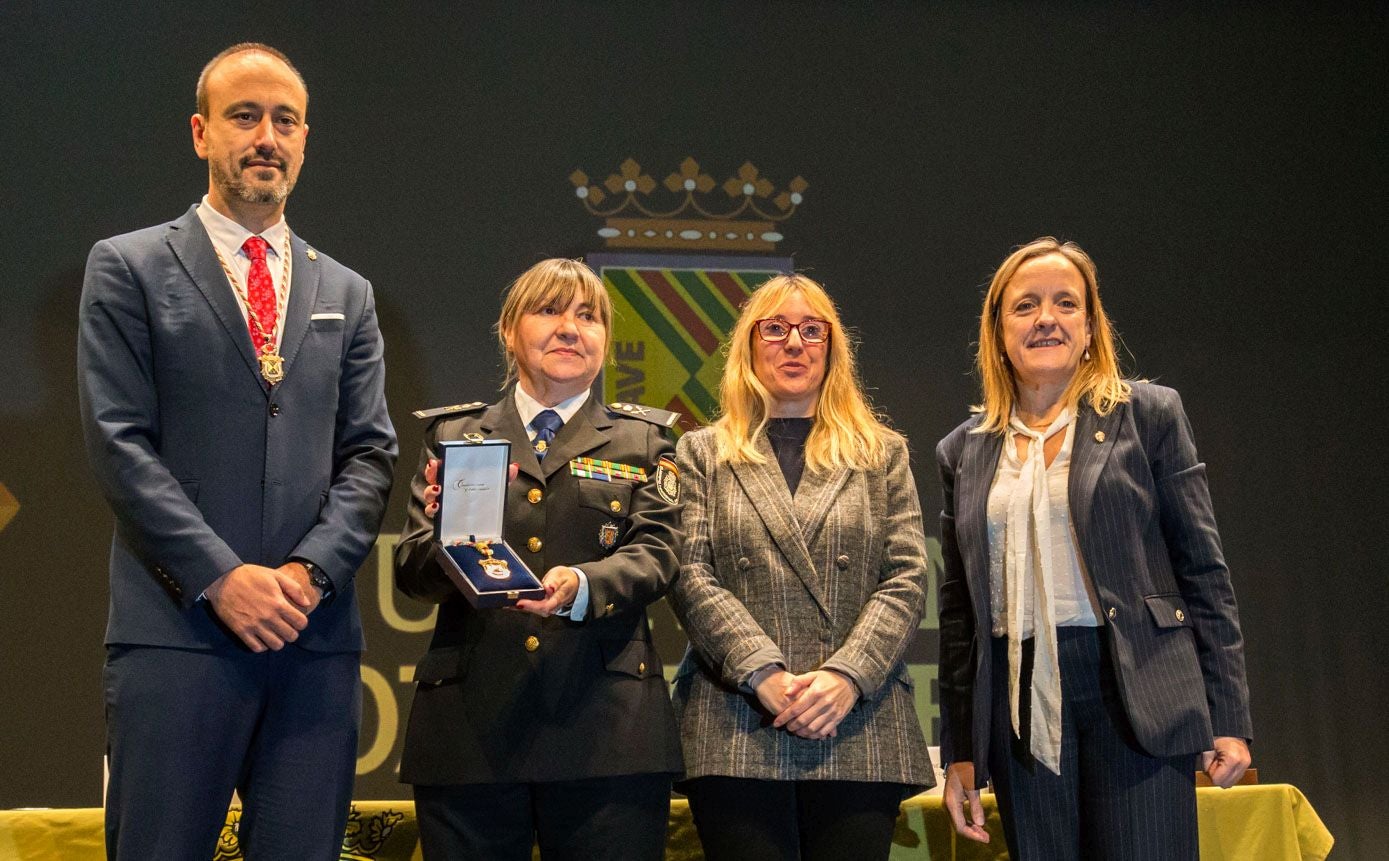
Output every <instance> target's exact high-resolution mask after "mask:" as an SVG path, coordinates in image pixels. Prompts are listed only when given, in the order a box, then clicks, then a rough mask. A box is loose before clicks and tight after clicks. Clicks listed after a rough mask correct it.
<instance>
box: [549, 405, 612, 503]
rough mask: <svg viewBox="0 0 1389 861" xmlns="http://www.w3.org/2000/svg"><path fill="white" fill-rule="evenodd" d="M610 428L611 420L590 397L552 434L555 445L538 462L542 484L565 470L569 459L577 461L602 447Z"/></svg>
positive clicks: (603, 409)
mask: <svg viewBox="0 0 1389 861" xmlns="http://www.w3.org/2000/svg"><path fill="white" fill-rule="evenodd" d="M610 427H612V419H611V418H610V417H609V416H608V412H607V409H605V408H604V407H603V405H602V404H600V403H598V399H597V398H595V397H594V396H593V395H592V394H591V393H590V394H589V396H588V400H586V401H584V405H583V406H582V407H580V408H579V411H578V412H576V413H574V415H572V416H570V417H569V421H567V422H565V423H564V427H562V428H560V429H559V433H557V434H555V441H554V442H553V443H551V444H550V450H549V451H548V452H546V453H545V459H544V460H542V461H539V464H540V471H541V472H542V473H544V475H545V480H546V481H549V479H550V476H552V475H554V474H555V473H556V472H559V471H560V470H561V469H564V468H565V467H567V466H568V465H569V459H570V458H574V457H578V456H579V455H581V454H583V453H584V452H588V451H593V450H594V449H595V448H598V447H600V446H602V445H603V444H605V443H606V442H607V441H608V433H607V431H608V428H610Z"/></svg>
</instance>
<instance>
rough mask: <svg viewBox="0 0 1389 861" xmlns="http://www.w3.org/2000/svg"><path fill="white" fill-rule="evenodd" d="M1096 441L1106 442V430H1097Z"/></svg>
mask: <svg viewBox="0 0 1389 861" xmlns="http://www.w3.org/2000/svg"><path fill="white" fill-rule="evenodd" d="M1095 442H1104V431H1095Z"/></svg>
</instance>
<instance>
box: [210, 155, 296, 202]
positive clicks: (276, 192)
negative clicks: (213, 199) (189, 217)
mask: <svg viewBox="0 0 1389 861" xmlns="http://www.w3.org/2000/svg"><path fill="white" fill-rule="evenodd" d="M209 164H210V165H211V168H212V179H213V182H215V183H216V184H217V187H218V188H220V189H221V190H222V194H223V195H224V196H226V197H234V198H236V199H237V200H240V201H242V202H244V203H254V204H261V205H264V204H272V203H274V204H279V203H284V202H285V201H286V200H287V199H288V198H289V193H290V192H291V191H293V190H294V182H293V181H292V180H291V179H290V178H289V177H288V176H285V178H284V179H281V180H280V181H279V182H277V183H274V184H273V185H270V186H268V187H267V186H263V185H249V184H247V183H246V182H244V181H242V180H241V179H240V178H239V177H232V176H230V175H228V173H227V170H226V168H225V167H223V166H222V165H221V164H220V163H219V162H209ZM253 169H254V168H253Z"/></svg>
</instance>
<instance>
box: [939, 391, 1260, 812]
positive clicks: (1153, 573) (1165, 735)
mask: <svg viewBox="0 0 1389 861" xmlns="http://www.w3.org/2000/svg"><path fill="white" fill-rule="evenodd" d="M979 421H980V417H979V416H975V417H973V418H971V419H970V420H968V421H966V422H965V423H964V424H962V425H960V426H959V427H957V428H956V429H955V430H954V431H952V432H951V433H950V435H949V436H947V437H946V438H945V439H943V440H941V442H940V445H939V446H937V447H936V459H937V461H938V462H939V465H940V474H941V484H942V487H943V489H944V493H945V508H944V509H943V510H942V511H941V545H942V553H943V555H944V559H945V574H944V576H943V577H942V579H941V584H940V638H941V646H940V649H941V659H940V698H941V736H942V737H941V758H942V760H944V761H946V762H958V761H961V760H964V759H972V760H973V761H974V768H975V779H976V785H982V783H983V781H984V780H986V779H987V778H988V746H989V691H990V685H991V684H992V683H993V680H992V679H991V678H990V667H991V662H990V654H991V653H990V649H991V647H992V643H993V638H992V637H991V636H990V628H991V613H990V608H989V557H988V536H987V530H988V525H987V522H986V517H987V506H988V497H989V488H990V486H991V485H992V483H993V477H994V472H995V470H996V469H997V466H998V458H999V454H1000V452H1001V451H1002V445H1003V437H1001V436H999V435H997V434H978V433H971V432H970V431H971V430H972V429H973V428H975V427H977V426H978V424H979ZM1069 492H1070V505H1071V520H1072V523H1073V525H1074V527H1075V534H1076V538H1077V541H1078V543H1079V549H1080V555H1081V558H1082V559H1083V560H1084V565H1085V569H1086V571H1087V572H1088V573H1089V576H1090V579H1091V581H1092V582H1093V585H1094V587H1095V592H1096V595H1097V597H1098V600H1099V602H1100V611H1101V613H1102V614H1103V616H1104V619H1103V621H1104V623H1105V624H1106V625H1107V626H1108V627H1109V633H1110V636H1109V637H1107V638H1106V640H1107V642H1108V643H1109V646H1110V649H1111V652H1112V658H1113V662H1114V667H1115V670H1116V673H1117V674H1118V677H1119V689H1120V692H1121V695H1122V697H1123V702H1124V706H1125V708H1126V710H1127V713H1128V717H1129V721H1130V722H1131V723H1132V725H1133V729H1134V733H1135V734H1136V736H1137V739H1138V742H1139V744H1141V745H1142V746H1143V748H1144V750H1146V751H1147V752H1148V753H1149V754H1151V755H1153V756H1177V755H1180V754H1184V753H1196V752H1199V751H1203V750H1209V749H1210V747H1211V742H1212V738H1213V737H1214V736H1217V735H1219V736H1236V737H1241V738H1246V739H1248V738H1251V737H1252V734H1253V733H1252V730H1251V728H1250V720H1249V690H1248V686H1247V684H1246V682H1245V674H1244V650H1243V640H1242V638H1241V636H1240V628H1239V619H1238V614H1237V612H1236V608H1235V595H1234V591H1233V589H1232V588H1231V586H1230V572H1229V569H1227V568H1226V567H1225V559H1224V555H1223V553H1222V551H1221V549H1220V536H1219V534H1218V533H1217V532H1216V527H1215V514H1214V512H1213V510H1212V508H1211V500H1210V492H1209V489H1208V488H1207V485H1206V465H1205V464H1204V463H1202V462H1201V461H1200V460H1199V459H1198V458H1197V455H1196V445H1195V443H1194V441H1193V439H1192V433H1191V424H1190V422H1189V421H1188V420H1187V417H1186V413H1185V412H1184V411H1183V409H1182V403H1181V398H1180V397H1179V396H1178V394H1177V392H1176V391H1174V390H1173V389H1169V388H1166V387H1163V386H1157V385H1152V384H1149V383H1135V384H1134V386H1133V397H1132V399H1131V400H1130V401H1129V403H1127V404H1121V405H1120V406H1119V407H1117V408H1116V409H1115V410H1114V411H1113V412H1111V413H1110V414H1109V415H1107V416H1099V415H1096V413H1095V411H1094V410H1093V409H1091V408H1090V406H1089V405H1088V404H1082V406H1081V407H1080V409H1079V415H1078V417H1077V420H1076V433H1075V444H1074V449H1073V451H1072V454H1071V474H1070V483H1069Z"/></svg>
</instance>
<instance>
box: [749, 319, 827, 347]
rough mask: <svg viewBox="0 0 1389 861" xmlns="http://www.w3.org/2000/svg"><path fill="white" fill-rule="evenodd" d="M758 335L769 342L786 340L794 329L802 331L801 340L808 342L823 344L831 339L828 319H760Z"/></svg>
mask: <svg viewBox="0 0 1389 861" xmlns="http://www.w3.org/2000/svg"><path fill="white" fill-rule="evenodd" d="M756 325H757V336H758V337H759V338H761V339H762V340H764V341H767V342H769V343H773V344H774V343H777V342H778V341H785V340H786V339H787V338H789V337H791V332H792V330H795V331H797V332H799V333H800V335H801V340H802V341H803V342H805V343H807V344H823V343H825V342H826V341H828V340H829V339H830V324H829V321H828V320H816V319H814V318H812V319H810V320H802V321H801V322H799V323H788V322H786V321H785V320H782V319H781V318H779V317H768V318H767V319H765V320H758V321H757V323H756Z"/></svg>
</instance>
